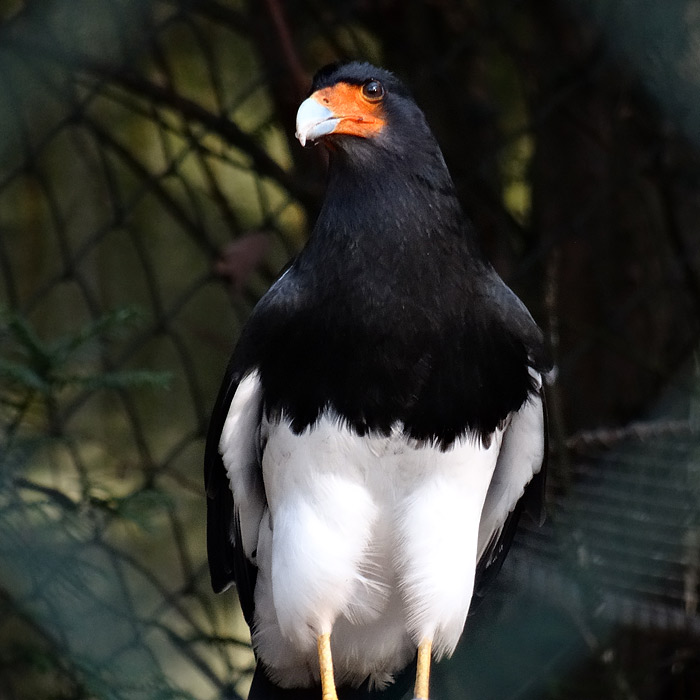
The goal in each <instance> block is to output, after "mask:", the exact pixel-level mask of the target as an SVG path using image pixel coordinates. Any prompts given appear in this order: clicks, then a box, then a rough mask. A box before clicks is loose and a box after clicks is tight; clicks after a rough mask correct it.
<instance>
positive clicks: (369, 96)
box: [362, 80, 384, 102]
mask: <svg viewBox="0 0 700 700" xmlns="http://www.w3.org/2000/svg"><path fill="white" fill-rule="evenodd" d="M362 95H363V96H364V98H365V99H366V100H369V101H370V102H379V100H381V99H382V97H384V86H383V85H382V84H381V83H380V82H379V81H378V80H368V81H367V82H366V83H365V84H364V85H363V86H362Z"/></svg>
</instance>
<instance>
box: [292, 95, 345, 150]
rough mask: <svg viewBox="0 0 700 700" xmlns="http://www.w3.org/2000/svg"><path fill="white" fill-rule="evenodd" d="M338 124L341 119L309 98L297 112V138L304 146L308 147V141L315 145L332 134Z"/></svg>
mask: <svg viewBox="0 0 700 700" xmlns="http://www.w3.org/2000/svg"><path fill="white" fill-rule="evenodd" d="M338 124H340V119H339V118H338V117H336V116H335V114H333V112H331V110H330V109H328V107H324V106H323V105H322V104H321V103H320V102H317V101H316V100H315V99H314V98H313V97H309V98H307V99H305V100H304V101H303V102H302V103H301V105H300V106H299V111H298V112H297V133H296V137H297V138H298V139H299V143H300V144H301V145H302V146H306V143H307V141H308V142H309V143H313V142H314V141H317V140H318V139H320V138H321V137H322V136H328V134H332V133H333V131H335V128H336V127H337V126H338Z"/></svg>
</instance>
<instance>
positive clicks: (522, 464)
mask: <svg viewBox="0 0 700 700" xmlns="http://www.w3.org/2000/svg"><path fill="white" fill-rule="evenodd" d="M531 371H532V373H533V375H535V374H536V373H535V372H534V370H531ZM535 378H536V380H538V381H539V384H540V385H539V387H538V388H537V391H536V392H535V393H532V394H531V395H530V396H529V398H528V400H527V401H526V402H525V403H524V404H523V405H522V406H521V408H520V409H519V410H518V411H516V412H515V413H514V414H513V415H512V416H511V418H510V421H509V424H508V426H507V428H506V430H505V432H504V434H503V441H502V444H501V451H500V453H499V455H498V460H497V462H496V468H495V470H494V474H493V478H492V480H491V484H490V486H489V490H488V492H487V494H486V500H485V502H484V507H483V510H482V513H481V521H480V523H479V543H478V549H477V552H478V554H477V562H478V563H477V572H476V587H475V590H476V592H477V593H482V592H483V590H484V589H485V588H486V587H487V586H488V584H489V583H490V581H491V580H492V579H493V577H494V576H495V575H496V574H497V573H498V571H499V569H500V568H501V565H502V564H503V560H504V559H505V556H506V554H507V553H508V548H509V547H510V544H511V542H512V539H513V536H514V535H515V530H516V527H517V524H518V518H519V516H520V513H521V511H522V510H523V509H527V510H528V511H529V512H530V513H531V514H532V515H533V516H534V518H535V519H536V520H537V521H539V522H540V523H541V521H542V519H543V516H544V484H545V475H546V461H547V434H546V410H545V402H544V393H543V389H542V386H541V378H540V375H539V374H536V377H535Z"/></svg>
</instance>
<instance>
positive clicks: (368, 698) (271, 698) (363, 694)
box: [248, 664, 415, 700]
mask: <svg viewBox="0 0 700 700" xmlns="http://www.w3.org/2000/svg"><path fill="white" fill-rule="evenodd" d="M414 669H415V664H409V666H408V668H406V669H404V670H403V671H402V672H401V673H400V674H399V676H398V677H397V679H396V682H395V683H393V684H392V685H390V686H389V687H388V688H385V689H384V690H370V689H369V688H368V687H367V684H366V683H364V684H363V685H361V686H360V687H359V688H338V700H404V698H410V697H412V695H411V694H410V693H409V691H410V685H411V679H412V677H413V672H414ZM248 700H321V688H320V687H318V686H316V687H313V688H289V689H287V688H280V687H279V686H277V685H275V684H274V683H272V682H271V681H270V680H269V679H268V677H267V676H266V675H265V672H264V671H263V669H262V667H261V666H260V665H259V664H258V666H257V667H256V669H255V673H254V675H253V684H252V685H251V686H250V693H249V694H248Z"/></svg>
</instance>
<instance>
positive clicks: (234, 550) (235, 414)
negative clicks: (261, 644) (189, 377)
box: [204, 351, 266, 622]
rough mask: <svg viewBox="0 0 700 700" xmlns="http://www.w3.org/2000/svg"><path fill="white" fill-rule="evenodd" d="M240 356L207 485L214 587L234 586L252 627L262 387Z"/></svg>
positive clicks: (227, 386)
mask: <svg viewBox="0 0 700 700" xmlns="http://www.w3.org/2000/svg"><path fill="white" fill-rule="evenodd" d="M240 356H241V353H239V352H238V351H237V353H236V354H234V358H233V360H232V362H231V364H230V365H229V368H228V370H227V372H226V377H225V378H224V382H223V384H222V386H221V389H220V391H219V395H218V397H217V400H216V403H215V405H214V410H213V413H212V418H211V422H210V425H209V432H208V435H207V445H206V449H205V459H204V481H205V487H206V493H207V553H208V558H209V572H210V575H211V582H212V587H213V588H214V590H215V591H216V592H220V591H223V590H225V589H226V588H228V587H229V586H231V584H233V583H234V582H235V583H236V586H237V588H238V595H239V598H240V601H241V607H242V608H243V613H244V615H245V617H246V620H247V621H249V622H250V621H252V614H253V591H254V588H255V579H256V573H257V569H256V566H255V555H256V552H255V549H256V547H257V540H258V529H259V526H260V519H261V517H262V513H263V510H264V508H265V505H266V501H265V492H264V489H263V484H262V474H261V470H260V455H259V452H260V436H259V433H260V418H261V413H262V388H261V385H260V381H259V378H258V374H257V372H256V371H250V369H248V370H246V369H241V365H243V366H244V363H242V362H241V359H240ZM234 493H235V494H236V498H235V502H234V496H233V494H234Z"/></svg>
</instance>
